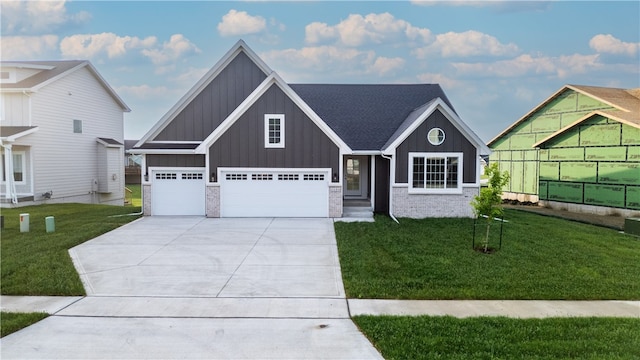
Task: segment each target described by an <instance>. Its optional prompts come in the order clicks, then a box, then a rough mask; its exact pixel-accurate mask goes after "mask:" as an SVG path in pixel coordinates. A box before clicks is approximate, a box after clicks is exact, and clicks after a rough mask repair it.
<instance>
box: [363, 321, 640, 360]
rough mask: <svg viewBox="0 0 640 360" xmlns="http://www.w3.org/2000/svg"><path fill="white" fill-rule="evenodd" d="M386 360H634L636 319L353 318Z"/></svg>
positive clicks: (638, 343)
mask: <svg viewBox="0 0 640 360" xmlns="http://www.w3.org/2000/svg"><path fill="white" fill-rule="evenodd" d="M353 320H354V321H355V322H356V324H357V325H358V326H359V327H360V328H361V329H362V330H363V332H364V333H365V334H367V336H368V337H369V339H370V340H371V341H372V342H373V344H374V345H375V346H376V348H377V349H378V350H379V351H380V352H381V354H382V356H384V358H385V359H389V360H391V359H461V360H462V359H581V360H582V359H593V360H596V359H638V358H640V331H638V329H640V320H639V319H623V318H550V319H509V318H503V317H477V318H467V319H457V318H453V317H428V316H420V317H402V316H396V317H393V316H356V317H354V318H353Z"/></svg>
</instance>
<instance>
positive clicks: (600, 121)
mask: <svg viewBox="0 0 640 360" xmlns="http://www.w3.org/2000/svg"><path fill="white" fill-rule="evenodd" d="M638 130H639V129H636V128H634V127H631V126H629V125H626V124H621V123H619V122H617V121H615V120H612V119H607V118H605V117H602V116H594V117H593V118H591V119H588V120H587V121H584V122H582V123H581V124H580V125H578V126H575V127H574V128H573V129H571V130H569V131H567V133H566V134H562V135H561V136H558V137H556V138H554V139H552V140H550V141H548V142H547V143H545V144H543V146H544V148H543V149H540V151H539V158H540V165H539V168H538V169H539V173H540V182H539V187H538V195H539V197H540V199H541V200H552V201H561V202H570V203H578V204H587V205H598V206H607V207H615V208H625V209H633V210H640V131H638Z"/></svg>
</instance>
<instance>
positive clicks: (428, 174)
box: [409, 153, 462, 193]
mask: <svg viewBox="0 0 640 360" xmlns="http://www.w3.org/2000/svg"><path fill="white" fill-rule="evenodd" d="M409 192H410V193H461V192H462V153H409Z"/></svg>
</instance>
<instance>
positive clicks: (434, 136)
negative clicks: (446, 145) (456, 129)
mask: <svg viewBox="0 0 640 360" xmlns="http://www.w3.org/2000/svg"><path fill="white" fill-rule="evenodd" d="M427 140H429V143H431V145H440V144H442V143H443V142H444V131H443V130H442V129H440V128H433V129H431V130H429V133H428V134H427Z"/></svg>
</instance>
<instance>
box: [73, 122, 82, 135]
mask: <svg viewBox="0 0 640 360" xmlns="http://www.w3.org/2000/svg"><path fill="white" fill-rule="evenodd" d="M73 133H74V134H82V120H73Z"/></svg>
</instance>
